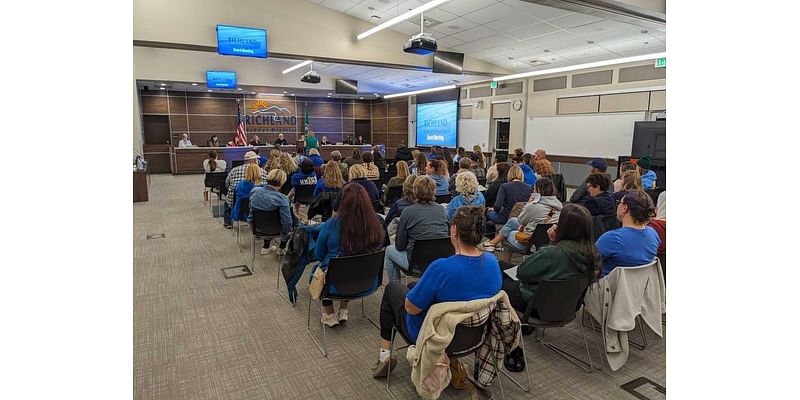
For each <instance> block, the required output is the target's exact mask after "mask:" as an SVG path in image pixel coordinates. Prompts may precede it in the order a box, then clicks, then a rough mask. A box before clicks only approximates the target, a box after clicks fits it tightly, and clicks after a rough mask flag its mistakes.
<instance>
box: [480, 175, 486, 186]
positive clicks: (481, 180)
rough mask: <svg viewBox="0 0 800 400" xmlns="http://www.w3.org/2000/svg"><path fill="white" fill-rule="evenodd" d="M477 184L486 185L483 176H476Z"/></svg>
mask: <svg viewBox="0 0 800 400" xmlns="http://www.w3.org/2000/svg"><path fill="white" fill-rule="evenodd" d="M478 184H479V185H481V186H483V187H486V178H485V177H484V178H478Z"/></svg>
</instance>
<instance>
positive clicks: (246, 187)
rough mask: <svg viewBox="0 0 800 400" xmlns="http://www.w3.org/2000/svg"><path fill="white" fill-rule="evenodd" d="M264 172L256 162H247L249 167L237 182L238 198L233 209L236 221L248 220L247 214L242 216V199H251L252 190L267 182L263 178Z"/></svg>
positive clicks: (233, 216)
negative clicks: (242, 177)
mask: <svg viewBox="0 0 800 400" xmlns="http://www.w3.org/2000/svg"><path fill="white" fill-rule="evenodd" d="M262 172H264V170H263V169H261V168H259V166H258V165H256V164H247V169H246V170H245V173H244V179H243V180H241V181H239V183H237V184H236V200H235V202H234V204H233V210H232V211H231V219H232V220H234V221H246V220H247V216H246V215H245V216H244V217H243V218H240V215H239V214H241V203H242V199H248V200H249V199H250V192H251V191H252V190H253V188H254V187H256V186H259V185H261V184H262V183H266V181H262V180H261V173H262Z"/></svg>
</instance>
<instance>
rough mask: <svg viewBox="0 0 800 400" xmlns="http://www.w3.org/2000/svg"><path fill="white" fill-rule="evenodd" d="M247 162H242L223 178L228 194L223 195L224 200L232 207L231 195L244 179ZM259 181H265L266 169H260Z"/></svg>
mask: <svg viewBox="0 0 800 400" xmlns="http://www.w3.org/2000/svg"><path fill="white" fill-rule="evenodd" d="M248 165H249V163H244V164H242V165H239V166H238V167H236V168H234V169H232V170H231V172H228V177H227V178H225V186H226V187H227V188H228V196H227V197H225V202H226V203H228V207H231V208H233V196H234V194H236V185H238V184H239V182H241V181H243V180H244V174H245V172H246V171H247V166H248ZM261 182H262V183H267V171H264V170H263V169H262V170H261Z"/></svg>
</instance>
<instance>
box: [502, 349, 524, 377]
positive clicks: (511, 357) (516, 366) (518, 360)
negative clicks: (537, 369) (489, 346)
mask: <svg viewBox="0 0 800 400" xmlns="http://www.w3.org/2000/svg"><path fill="white" fill-rule="evenodd" d="M503 364H504V365H505V367H506V369H507V370H509V371H511V372H522V371H525V354H524V353H523V352H522V347H517V348H516V349H514V350H511V352H510V353H508V355H507V356H506V358H505V359H504V360H503Z"/></svg>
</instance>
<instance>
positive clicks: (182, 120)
mask: <svg viewBox="0 0 800 400" xmlns="http://www.w3.org/2000/svg"><path fill="white" fill-rule="evenodd" d="M169 127H170V130H171V131H172V132H188V131H189V126H188V125H187V122H186V115H185V114H170V115H169Z"/></svg>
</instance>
